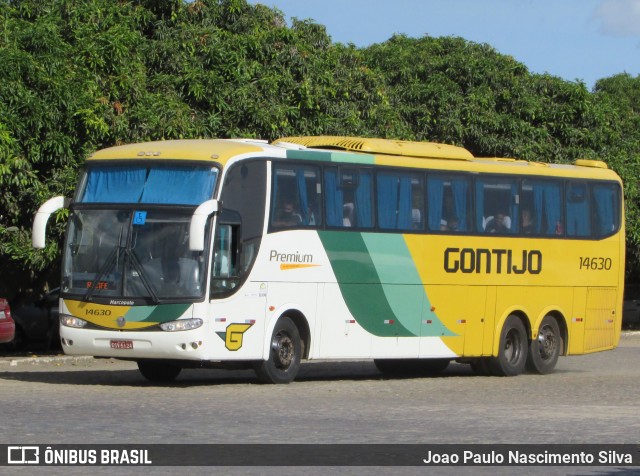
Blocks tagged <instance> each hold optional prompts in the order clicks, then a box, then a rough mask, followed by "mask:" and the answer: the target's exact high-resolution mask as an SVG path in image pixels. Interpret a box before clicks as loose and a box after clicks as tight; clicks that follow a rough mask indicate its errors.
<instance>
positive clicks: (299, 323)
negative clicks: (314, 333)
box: [265, 308, 311, 359]
mask: <svg viewBox="0 0 640 476" xmlns="http://www.w3.org/2000/svg"><path fill="white" fill-rule="evenodd" d="M283 317H288V318H289V319H291V321H292V322H293V323H294V324H295V326H296V328H297V329H298V333H299V334H300V341H301V343H302V355H301V356H300V357H301V358H302V359H308V358H309V349H310V347H311V328H310V327H309V321H308V320H307V317H306V316H305V315H304V313H303V312H302V311H300V310H299V309H293V308H291V309H287V310H284V311H281V312H280V313H279V315H278V317H277V319H273V320H272V322H271V325H270V326H269V329H268V332H267V333H266V335H267V336H269V338H270V336H271V334H272V333H273V329H274V327H275V326H276V323H277V322H278V321H279V320H280V319H282V318H283ZM265 352H266V354H265V358H267V357H268V355H269V345H268V343H267V346H266V349H265Z"/></svg>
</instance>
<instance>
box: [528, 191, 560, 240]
mask: <svg viewBox="0 0 640 476" xmlns="http://www.w3.org/2000/svg"><path fill="white" fill-rule="evenodd" d="M560 198H561V195H560V185H558V184H552V183H546V182H534V183H533V203H534V207H535V223H536V230H542V233H543V234H546V235H554V234H560V233H562V228H561V219H562V214H561V209H560V207H561V206H562V200H560ZM543 215H544V216H546V218H547V229H546V230H543V229H542V218H543Z"/></svg>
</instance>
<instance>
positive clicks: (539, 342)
mask: <svg viewBox="0 0 640 476" xmlns="http://www.w3.org/2000/svg"><path fill="white" fill-rule="evenodd" d="M562 348H563V342H562V334H560V326H558V321H556V319H555V318H554V317H553V316H549V315H547V316H545V317H544V319H542V322H541V323H540V328H539V329H538V338H537V339H533V340H532V341H531V344H530V346H529V354H528V355H527V364H526V368H527V370H528V371H530V372H535V373H538V374H541V375H545V374H548V373H551V372H553V369H555V367H556V364H557V363H558V357H560V353H561V352H562Z"/></svg>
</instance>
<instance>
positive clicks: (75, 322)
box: [60, 314, 87, 328]
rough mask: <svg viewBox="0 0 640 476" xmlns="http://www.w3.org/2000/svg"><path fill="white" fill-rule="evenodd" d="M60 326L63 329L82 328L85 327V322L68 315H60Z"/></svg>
mask: <svg viewBox="0 0 640 476" xmlns="http://www.w3.org/2000/svg"><path fill="white" fill-rule="evenodd" d="M60 324H62V325H63V326H65V327H76V328H82V327H84V326H86V325H87V321H85V320H84V319H80V318H79V317H75V316H70V315H68V314H60Z"/></svg>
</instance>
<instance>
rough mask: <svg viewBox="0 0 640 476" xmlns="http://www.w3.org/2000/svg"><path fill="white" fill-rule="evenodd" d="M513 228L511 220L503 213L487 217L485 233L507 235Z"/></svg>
mask: <svg viewBox="0 0 640 476" xmlns="http://www.w3.org/2000/svg"><path fill="white" fill-rule="evenodd" d="M510 228H511V218H510V217H509V216H507V215H506V214H505V213H503V212H498V213H496V214H495V215H494V216H490V217H487V220H486V222H485V226H484V231H486V232H487V233H507V232H508V231H509V230H510Z"/></svg>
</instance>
